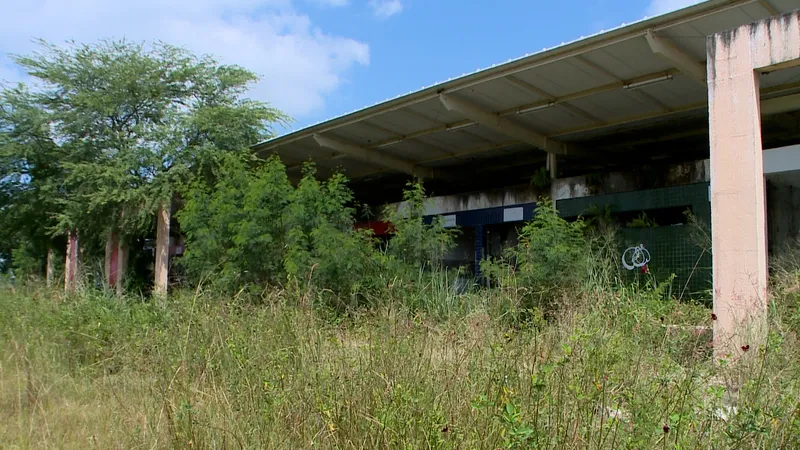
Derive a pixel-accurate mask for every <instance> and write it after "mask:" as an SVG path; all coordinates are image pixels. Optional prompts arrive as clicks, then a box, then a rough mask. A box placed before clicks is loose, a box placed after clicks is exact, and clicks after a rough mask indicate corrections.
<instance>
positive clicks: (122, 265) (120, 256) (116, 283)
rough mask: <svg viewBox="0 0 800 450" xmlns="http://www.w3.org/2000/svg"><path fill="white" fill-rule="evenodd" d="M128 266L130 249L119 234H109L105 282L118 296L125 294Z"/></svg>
mask: <svg viewBox="0 0 800 450" xmlns="http://www.w3.org/2000/svg"><path fill="white" fill-rule="evenodd" d="M127 265H128V248H127V246H126V245H125V244H124V243H123V242H122V240H120V239H119V236H118V235H117V233H114V232H113V231H112V232H109V233H108V236H107V238H106V255H105V281H106V287H107V288H108V289H115V290H116V293H117V295H121V294H122V292H123V289H122V287H123V284H122V282H123V278H124V276H125V270H126V268H127Z"/></svg>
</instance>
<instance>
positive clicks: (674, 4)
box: [646, 0, 703, 16]
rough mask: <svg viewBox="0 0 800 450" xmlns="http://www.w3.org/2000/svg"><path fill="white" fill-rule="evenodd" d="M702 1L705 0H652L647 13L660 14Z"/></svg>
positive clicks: (649, 14)
mask: <svg viewBox="0 0 800 450" xmlns="http://www.w3.org/2000/svg"><path fill="white" fill-rule="evenodd" d="M702 1H703V0H652V1H651V2H650V4H649V5H648V6H647V10H646V14H647V15H648V16H658V15H661V14H666V13H668V12H672V11H676V10H678V9H681V8H685V7H687V6H692V5H695V4H697V3H700V2H702Z"/></svg>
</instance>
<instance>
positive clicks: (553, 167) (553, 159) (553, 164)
mask: <svg viewBox="0 0 800 450" xmlns="http://www.w3.org/2000/svg"><path fill="white" fill-rule="evenodd" d="M557 158H558V156H557V155H556V154H555V153H548V154H547V169H548V170H550V179H551V180H555V179H556V178H558V160H557Z"/></svg>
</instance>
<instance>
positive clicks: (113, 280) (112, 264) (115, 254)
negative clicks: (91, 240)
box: [108, 233, 119, 286]
mask: <svg viewBox="0 0 800 450" xmlns="http://www.w3.org/2000/svg"><path fill="white" fill-rule="evenodd" d="M118 272H119V240H118V239H117V235H116V233H112V234H111V261H109V269H108V284H109V285H111V286H116V285H117V278H118V277H117V274H118Z"/></svg>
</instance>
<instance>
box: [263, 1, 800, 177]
mask: <svg viewBox="0 0 800 450" xmlns="http://www.w3.org/2000/svg"><path fill="white" fill-rule="evenodd" d="M796 8H797V2H796V0H734V1H725V0H712V1H709V2H705V3H702V4H699V5H695V6H693V7H689V8H686V9H683V10H680V11H677V12H674V13H671V14H668V15H665V16H659V17H656V18H653V19H648V20H645V21H641V22H638V23H635V24H633V25H629V26H625V27H622V28H618V29H615V30H612V31H610V32H607V33H603V34H599V35H596V36H592V37H590V38H586V39H583V40H580V41H576V42H573V43H570V44H566V45H563V46H560V47H557V48H554V49H551V50H547V51H545V52H542V53H539V54H535V55H532V56H527V57H525V58H522V59H519V60H515V61H512V62H509V63H507V64H504V65H501V66H496V67H493V68H490V69H487V70H484V71H480V72H477V73H474V74H471V75H468V76H465V77H462V78H458V79H455V80H452V81H448V82H446V83H442V84H439V85H435V86H432V87H430V88H427V89H423V90H421V91H418V92H415V93H411V94H408V95H406V96H403V97H399V98H397V99H394V100H390V101H387V102H384V103H381V104H378V105H375V106H372V107H369V108H366V109H363V110H360V111H357V112H354V113H351V114H348V115H345V116H342V117H339V118H336V119H332V120H330V121H327V122H323V123H320V124H317V125H314V126H311V127H308V128H306V129H303V130H300V131H297V132H293V133H290V134H287V135H284V136H281V137H278V138H276V139H273V140H270V141H267V142H264V143H261V144H258V145H257V146H256V147H255V148H256V149H257V150H259V151H262V152H276V153H277V154H278V155H280V157H281V159H282V160H283V161H284V163H285V164H286V165H287V167H288V168H289V170H290V171H295V172H297V171H299V168H300V166H301V165H302V163H303V162H304V161H308V160H313V161H314V162H315V163H316V164H317V167H318V169H319V170H320V175H322V176H325V175H327V174H328V173H330V172H333V171H337V170H339V171H343V172H344V173H345V174H346V175H347V176H348V177H350V178H352V179H361V180H368V179H376V177H377V178H381V177H385V178H386V179H387V180H388V179H390V178H392V177H395V178H396V177H397V175H398V174H401V173H403V172H406V175H405V176H406V177H407V174H408V173H416V172H417V171H420V172H421V171H425V173H428V174H433V173H436V174H447V173H448V172H452V171H458V172H459V173H463V171H462V168H463V167H466V166H469V165H470V164H471V165H472V166H473V167H475V168H476V169H481V170H483V169H487V168H488V167H492V166H493V165H496V166H499V167H505V168H506V169H508V168H510V167H513V165H515V164H519V161H520V158H523V159H525V158H527V159H531V160H533V161H536V160H538V161H539V164H541V161H543V160H544V159H545V152H542V151H536V150H535V149H536V148H539V149H543V147H544V146H545V145H544V144H543V143H548V144H547V145H550V144H549V143H550V142H551V141H552V142H556V141H557V142H559V143H566V144H569V145H573V146H576V147H577V146H580V147H581V148H583V149H585V150H589V151H590V153H589V154H588V155H587V153H585V152H584V153H579V155H580V158H578V156H574V157H571V156H567V157H566V160H567V161H569V160H570V158H578V159H581V160H586V161H591V160H593V159H595V160H597V159H599V160H603V161H608V160H609V159H612V160H613V159H614V155H617V156H618V157H623V158H624V157H625V152H626V151H630V149H631V148H632V145H631V144H630V143H631V142H647V141H648V139H650V140H651V141H653V140H655V141H658V139H661V138H662V136H667V135H669V136H673V137H674V136H676V134H677V135H679V136H678V138H677V139H681V137H682V136H683V137H685V138H691V137H692V136H697V135H703V133H704V132H705V136H707V121H706V120H707V106H706V102H707V89H706V86H705V83H704V81H703V78H702V75H701V76H700V77H699V78H698V75H697V74H698V73H699V72H700V71H699V70H694V71H693V69H698V68H699V69H702V74H704V73H705V65H704V61H705V58H706V37H707V36H709V35H712V34H714V33H717V32H720V31H724V30H728V29H732V28H736V27H738V26H741V25H744V24H747V23H751V22H754V21H758V20H761V19H765V18H768V17H770V16H773V15H776V14H781V13H786V12H790V11H792V10H794V9H796ZM648 34H649V35H650V36H648ZM664 46H666V47H667V49H668V50H662V51H660V52H659V51H658V50H659V49H663V48H664ZM676 55H677V56H676ZM761 89H762V98H763V99H768V98H770V97H776V96H785V95H787V94H793V93H796V92H800V68H793V69H786V70H781V71H777V72H774V73H771V74H769V75H767V76H762V77H761ZM442 96H444V97H445V99H442V98H441V97H442ZM446 99H452V101H454V102H456V101H457V102H458V105H462V104H466V105H467V106H468V107H460V106H459V107H455V108H453V107H451V108H450V109H448V107H446V103H447V101H445V100H446ZM475 110H478V112H475ZM479 113H482V114H484V115H483V116H481V115H480V114H479ZM476 114H478V115H477V116H476ZM487 116H488V117H490V118H491V120H488V121H487V120H486V118H487ZM476 119H480V120H476ZM498 124H499V125H498ZM509 130H510V131H509ZM642 130H646V132H643V131H642ZM315 135H316V136H323V137H324V138H327V139H328V140H332V141H334V142H335V143H336V145H330V144H325V146H323V145H322V144H320V142H319V141H320V139H319V138H317V139H315ZM684 135H685V136H684ZM540 138H543V140H541V139H540ZM537 139H539V140H537ZM703 139H705V142H706V145H707V138H705V137H703ZM326 142H327V141H326ZM340 144H342V145H343V146H344V147H342V145H340ZM559 145H560V144H559ZM353 147H356V149H355V150H353ZM568 148H569V147H568ZM673 148H675V146H673ZM362 151H366V152H367V153H366V154H363V153H359V152H362ZM591 152H594V153H595V155H592V154H591ZM577 154H578V153H576V155H577ZM567 155H570V151H569V150H567ZM587 156H588V158H587ZM592 156H594V158H593V157H592Z"/></svg>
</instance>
